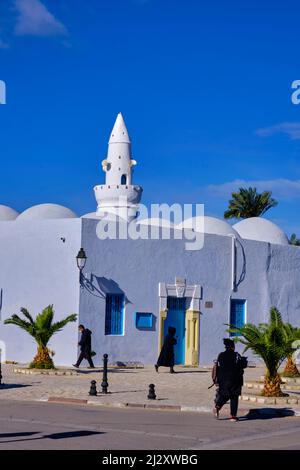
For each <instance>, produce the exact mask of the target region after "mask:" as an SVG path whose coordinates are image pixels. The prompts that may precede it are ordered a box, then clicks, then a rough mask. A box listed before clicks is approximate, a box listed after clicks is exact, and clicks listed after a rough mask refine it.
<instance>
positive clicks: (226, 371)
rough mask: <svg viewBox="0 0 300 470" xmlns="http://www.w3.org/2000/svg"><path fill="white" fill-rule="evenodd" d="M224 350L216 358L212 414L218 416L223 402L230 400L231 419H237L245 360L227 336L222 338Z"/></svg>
mask: <svg viewBox="0 0 300 470" xmlns="http://www.w3.org/2000/svg"><path fill="white" fill-rule="evenodd" d="M223 341H224V345H225V351H224V352H222V353H221V354H219V356H218V359H217V375H216V385H217V387H218V388H217V394H216V398H215V409H214V414H215V416H216V418H218V417H219V412H220V410H221V408H222V406H223V405H225V403H226V402H227V401H228V400H230V413H231V418H230V420H231V421H237V420H238V419H237V411H238V404H239V395H241V393H242V386H243V374H244V368H245V367H246V364H245V360H246V358H242V357H241V356H240V354H239V353H237V352H235V350H234V341H233V340H232V339H229V338H225V339H224V340H223Z"/></svg>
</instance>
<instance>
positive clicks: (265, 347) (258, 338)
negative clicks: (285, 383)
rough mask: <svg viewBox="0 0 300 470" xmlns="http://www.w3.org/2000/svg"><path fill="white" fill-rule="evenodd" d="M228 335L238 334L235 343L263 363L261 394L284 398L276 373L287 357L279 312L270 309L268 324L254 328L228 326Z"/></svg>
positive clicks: (251, 326) (253, 326) (250, 326)
mask: <svg viewBox="0 0 300 470" xmlns="http://www.w3.org/2000/svg"><path fill="white" fill-rule="evenodd" d="M229 327H230V328H229V330H228V331H229V332H230V333H238V334H239V335H241V337H237V338H236V341H239V342H241V343H242V344H244V345H245V349H244V351H247V350H249V349H250V350H252V351H253V352H254V354H255V355H256V356H259V357H260V358H261V359H262V360H263V361H264V363H265V366H266V374H265V378H264V388H263V392H262V394H263V395H264V396H266V397H280V396H285V394H284V393H283V392H282V390H281V388H280V383H281V379H280V375H279V373H278V370H279V367H280V365H281V363H282V362H283V361H284V359H286V357H287V341H286V335H285V332H284V328H283V321H282V318H281V314H280V313H279V311H278V310H277V309H276V308H275V307H272V308H271V310H270V320H269V323H261V324H260V325H258V326H256V325H253V324H251V323H248V324H246V325H244V326H242V327H240V328H238V327H234V326H233V325H229Z"/></svg>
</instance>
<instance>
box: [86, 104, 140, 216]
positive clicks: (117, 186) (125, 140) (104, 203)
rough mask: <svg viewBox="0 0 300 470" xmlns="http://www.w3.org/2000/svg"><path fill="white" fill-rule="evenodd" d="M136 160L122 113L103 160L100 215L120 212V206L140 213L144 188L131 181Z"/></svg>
mask: <svg viewBox="0 0 300 470" xmlns="http://www.w3.org/2000/svg"><path fill="white" fill-rule="evenodd" d="M136 163H137V162H136V161H135V160H133V159H132V158H131V141H130V137H129V133H128V130H127V127H126V124H125V121H124V118H123V116H122V113H119V114H118V115H117V119H116V121H115V124H114V127H113V130H112V132H111V135H110V139H109V142H108V152H107V158H106V159H105V160H103V161H102V168H103V171H104V172H105V185H101V186H96V187H95V188H94V191H95V196H96V200H97V203H98V208H97V214H98V215H100V214H103V212H110V213H117V212H120V211H119V209H120V208H121V207H122V208H126V209H130V210H131V214H134V213H136V212H137V207H138V203H139V202H140V199H141V195H142V191H143V190H142V188H141V187H140V186H137V185H135V186H134V185H133V184H132V173H133V167H134V166H135V165H136Z"/></svg>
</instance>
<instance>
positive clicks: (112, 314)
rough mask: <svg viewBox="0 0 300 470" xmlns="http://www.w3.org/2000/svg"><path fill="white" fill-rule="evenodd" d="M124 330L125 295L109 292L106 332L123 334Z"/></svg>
mask: <svg viewBox="0 0 300 470" xmlns="http://www.w3.org/2000/svg"><path fill="white" fill-rule="evenodd" d="M123 332H124V295H123V294H107V295H106V308H105V334H106V335H123Z"/></svg>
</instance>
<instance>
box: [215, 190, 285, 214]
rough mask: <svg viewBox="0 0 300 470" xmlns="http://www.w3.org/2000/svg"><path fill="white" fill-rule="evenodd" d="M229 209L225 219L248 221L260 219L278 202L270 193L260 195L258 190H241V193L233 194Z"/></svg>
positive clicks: (265, 192)
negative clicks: (255, 218) (252, 218)
mask: <svg viewBox="0 0 300 470" xmlns="http://www.w3.org/2000/svg"><path fill="white" fill-rule="evenodd" d="M231 196H232V199H230V201H229V205H228V209H227V210H226V211H225V212H224V218H225V219H234V218H235V219H247V218H249V217H260V216H261V215H263V214H265V212H267V211H268V210H269V209H271V208H272V207H276V206H277V204H278V202H277V201H276V200H275V199H273V198H272V197H271V196H272V193H271V192H270V191H264V192H262V193H258V192H257V189H256V188H251V187H250V188H239V192H236V193H232V195H231Z"/></svg>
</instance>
